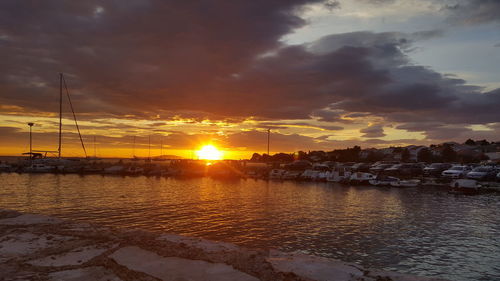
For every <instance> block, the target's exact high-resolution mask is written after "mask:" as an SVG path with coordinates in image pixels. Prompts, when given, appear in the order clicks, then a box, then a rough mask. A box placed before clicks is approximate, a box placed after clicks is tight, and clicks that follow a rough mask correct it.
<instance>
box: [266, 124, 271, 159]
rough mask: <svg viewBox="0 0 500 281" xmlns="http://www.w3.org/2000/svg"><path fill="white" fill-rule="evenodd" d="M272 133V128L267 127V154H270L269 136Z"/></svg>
mask: <svg viewBox="0 0 500 281" xmlns="http://www.w3.org/2000/svg"><path fill="white" fill-rule="evenodd" d="M270 135H271V129H267V156H269V138H270Z"/></svg>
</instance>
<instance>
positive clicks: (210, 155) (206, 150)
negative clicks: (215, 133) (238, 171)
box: [196, 144, 222, 160]
mask: <svg viewBox="0 0 500 281" xmlns="http://www.w3.org/2000/svg"><path fill="white" fill-rule="evenodd" d="M196 155H198V158H199V159H203V160H221V159H222V152H221V151H219V150H218V149H217V148H216V147H215V146H213V145H211V144H209V145H205V146H203V147H202V148H201V149H200V150H198V151H196Z"/></svg>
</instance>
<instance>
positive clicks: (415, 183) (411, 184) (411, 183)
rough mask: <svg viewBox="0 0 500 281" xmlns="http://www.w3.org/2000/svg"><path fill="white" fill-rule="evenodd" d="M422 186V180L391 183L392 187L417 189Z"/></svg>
mask: <svg viewBox="0 0 500 281" xmlns="http://www.w3.org/2000/svg"><path fill="white" fill-rule="evenodd" d="M419 185H420V180H397V181H393V182H391V186H392V187H417V186H419Z"/></svg>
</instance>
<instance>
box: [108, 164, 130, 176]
mask: <svg viewBox="0 0 500 281" xmlns="http://www.w3.org/2000/svg"><path fill="white" fill-rule="evenodd" d="M124 171H125V167H123V166H121V165H115V166H111V167H108V168H106V169H104V173H105V174H113V175H116V174H121V173H123V172H124Z"/></svg>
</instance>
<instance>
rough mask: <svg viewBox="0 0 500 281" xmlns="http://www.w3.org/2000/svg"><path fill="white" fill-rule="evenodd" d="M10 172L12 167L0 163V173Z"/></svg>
mask: <svg viewBox="0 0 500 281" xmlns="http://www.w3.org/2000/svg"><path fill="white" fill-rule="evenodd" d="M10 171H12V165H9V164H7V163H0V172H10Z"/></svg>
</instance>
